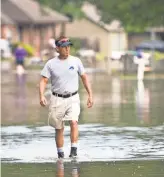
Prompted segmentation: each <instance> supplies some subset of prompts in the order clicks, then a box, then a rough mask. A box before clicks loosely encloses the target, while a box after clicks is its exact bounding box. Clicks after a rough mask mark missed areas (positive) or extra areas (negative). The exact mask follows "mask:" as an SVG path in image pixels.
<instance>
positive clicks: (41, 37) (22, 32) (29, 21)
mask: <svg viewBox="0 0 164 177" xmlns="http://www.w3.org/2000/svg"><path fill="white" fill-rule="evenodd" d="M1 7H2V8H1V38H2V37H3V38H8V39H9V40H11V41H12V42H18V41H21V42H23V43H27V44H31V45H32V46H34V47H35V48H36V50H37V52H38V53H39V52H40V50H42V49H43V48H44V47H45V46H46V45H47V41H48V39H49V38H50V37H52V36H54V37H55V38H56V37H58V36H59V35H65V25H66V23H68V22H69V19H68V18H67V17H66V16H64V15H62V14H60V13H58V12H56V11H54V10H51V9H50V8H47V7H43V6H40V4H39V3H38V2H36V1H34V0H2V1H1Z"/></svg>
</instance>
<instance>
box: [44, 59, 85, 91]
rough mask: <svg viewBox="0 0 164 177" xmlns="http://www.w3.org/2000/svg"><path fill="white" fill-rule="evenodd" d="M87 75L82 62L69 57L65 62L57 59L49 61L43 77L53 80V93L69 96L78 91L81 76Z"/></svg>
mask: <svg viewBox="0 0 164 177" xmlns="http://www.w3.org/2000/svg"><path fill="white" fill-rule="evenodd" d="M84 73H85V69H84V66H83V64H82V62H81V60H80V59H79V58H77V57H74V56H69V57H68V58H67V59H65V60H61V59H59V58H58V57H55V58H53V59H51V60H49V61H48V62H47V63H46V64H45V66H44V68H43V70H42V71H41V75H42V76H44V77H46V78H48V79H50V80H51V85H52V89H51V90H52V92H55V93H58V94H67V93H73V92H75V91H78V89H79V78H78V76H79V75H83V74H84Z"/></svg>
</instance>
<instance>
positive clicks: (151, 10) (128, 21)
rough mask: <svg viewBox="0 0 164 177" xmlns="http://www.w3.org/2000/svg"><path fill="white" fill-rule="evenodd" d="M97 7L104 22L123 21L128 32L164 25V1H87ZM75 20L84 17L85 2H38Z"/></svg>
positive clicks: (45, 0)
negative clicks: (82, 7) (83, 5)
mask: <svg viewBox="0 0 164 177" xmlns="http://www.w3.org/2000/svg"><path fill="white" fill-rule="evenodd" d="M87 1H88V2H90V3H91V4H94V5H96V6H97V8H98V9H99V11H100V14H101V17H102V21H104V22H107V23H109V22H110V21H111V20H113V19H118V20H120V21H121V23H122V26H123V27H124V28H125V30H126V31H134V32H137V31H138V32H139V31H142V30H144V29H145V28H146V27H153V26H161V25H164V4H163V2H164V1H163V0H87ZM38 2H40V3H42V4H45V5H47V6H49V7H51V8H53V9H55V10H57V11H59V12H62V13H64V14H70V15H72V16H73V17H74V18H79V17H82V16H83V15H84V14H83V13H82V12H81V5H82V3H83V2H85V0H38Z"/></svg>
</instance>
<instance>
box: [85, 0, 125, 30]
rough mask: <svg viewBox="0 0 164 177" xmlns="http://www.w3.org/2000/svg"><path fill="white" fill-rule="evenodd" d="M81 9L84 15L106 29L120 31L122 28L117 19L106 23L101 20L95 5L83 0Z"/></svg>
mask: <svg viewBox="0 0 164 177" xmlns="http://www.w3.org/2000/svg"><path fill="white" fill-rule="evenodd" d="M82 11H83V12H84V14H85V16H86V17H87V18H88V19H89V20H91V21H92V22H94V23H96V24H97V25H99V26H100V27H102V28H104V29H105V30H107V31H120V30H121V31H122V30H123V28H122V27H121V23H120V21H118V20H113V21H112V22H111V23H109V24H106V23H104V22H103V21H101V15H100V12H99V11H98V9H97V8H96V6H94V5H92V4H90V3H88V2H85V3H84V4H83V6H82Z"/></svg>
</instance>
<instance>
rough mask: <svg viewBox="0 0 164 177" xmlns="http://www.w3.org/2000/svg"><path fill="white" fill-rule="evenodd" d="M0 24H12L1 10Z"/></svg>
mask: <svg viewBox="0 0 164 177" xmlns="http://www.w3.org/2000/svg"><path fill="white" fill-rule="evenodd" d="M1 24H2V25H4V24H5V25H6V24H7V25H11V24H14V22H13V21H12V19H10V18H9V17H8V16H7V15H6V14H4V13H2V12H1Z"/></svg>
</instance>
